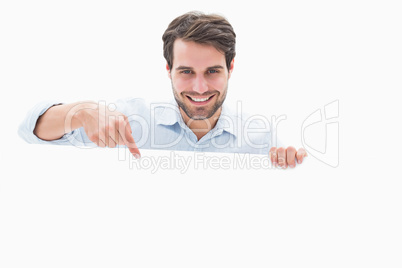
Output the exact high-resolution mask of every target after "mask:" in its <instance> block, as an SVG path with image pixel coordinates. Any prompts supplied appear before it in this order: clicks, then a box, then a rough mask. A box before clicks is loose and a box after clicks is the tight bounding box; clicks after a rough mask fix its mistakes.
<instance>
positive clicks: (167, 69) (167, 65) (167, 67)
mask: <svg viewBox="0 0 402 268" xmlns="http://www.w3.org/2000/svg"><path fill="white" fill-rule="evenodd" d="M166 71H167V73H168V77H169V78H170V79H172V76H171V74H170V68H169V64H168V63H167V62H166Z"/></svg>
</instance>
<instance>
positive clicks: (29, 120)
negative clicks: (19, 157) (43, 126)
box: [18, 101, 96, 147]
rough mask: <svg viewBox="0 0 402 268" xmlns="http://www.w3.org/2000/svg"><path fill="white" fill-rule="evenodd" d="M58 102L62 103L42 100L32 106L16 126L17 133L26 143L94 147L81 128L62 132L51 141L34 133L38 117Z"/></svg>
mask: <svg viewBox="0 0 402 268" xmlns="http://www.w3.org/2000/svg"><path fill="white" fill-rule="evenodd" d="M59 104H62V103H61V102H56V101H43V102H40V103H38V104H36V105H35V106H34V107H32V109H31V110H30V111H29V112H28V113H27V115H26V116H25V118H24V120H23V121H22V122H21V124H20V126H19V128H18V135H19V136H20V137H21V138H22V139H23V140H25V141H26V142H28V143H36V144H55V145H73V146H77V147H95V146H96V144H94V143H93V142H91V140H89V138H88V136H87V135H86V133H85V131H84V129H83V128H79V129H76V130H73V131H72V132H70V133H66V134H64V135H63V136H62V137H61V138H60V139H57V140H52V141H47V140H42V139H40V138H38V137H37V136H36V135H35V134H34V129H35V126H36V122H37V121H38V118H39V117H40V116H41V115H42V114H44V113H45V112H46V111H47V110H48V109H49V108H51V107H53V106H55V105H59Z"/></svg>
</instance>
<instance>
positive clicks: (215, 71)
mask: <svg viewBox="0 0 402 268" xmlns="http://www.w3.org/2000/svg"><path fill="white" fill-rule="evenodd" d="M208 73H210V74H216V73H219V71H218V70H215V69H211V70H208Z"/></svg>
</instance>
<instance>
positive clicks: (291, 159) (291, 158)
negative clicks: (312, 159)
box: [286, 146, 296, 168]
mask: <svg viewBox="0 0 402 268" xmlns="http://www.w3.org/2000/svg"><path fill="white" fill-rule="evenodd" d="M295 158H296V148H295V147H292V146H289V147H288V148H287V149H286V161H287V164H288V165H289V167H291V168H294V167H295V166H296V162H295Z"/></svg>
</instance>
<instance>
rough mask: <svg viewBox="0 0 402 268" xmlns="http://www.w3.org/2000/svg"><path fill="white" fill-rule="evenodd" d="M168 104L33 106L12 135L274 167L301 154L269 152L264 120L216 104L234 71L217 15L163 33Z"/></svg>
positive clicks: (193, 18) (195, 16) (183, 19)
mask: <svg viewBox="0 0 402 268" xmlns="http://www.w3.org/2000/svg"><path fill="white" fill-rule="evenodd" d="M162 39H163V42H164V45H163V49H164V57H165V59H166V61H167V63H166V70H167V73H168V76H169V78H170V80H171V84H172V89H173V95H174V99H175V100H174V101H172V102H170V103H159V104H151V105H148V104H146V103H145V102H144V101H143V100H141V99H124V100H120V101H118V102H117V103H116V109H114V108H111V107H109V106H106V105H102V104H99V103H95V102H78V103H71V104H60V103H55V102H48V103H41V104H38V105H37V106H35V107H34V108H33V109H32V110H31V112H30V113H29V114H28V116H27V118H26V119H25V121H24V122H23V123H22V124H21V126H20V129H19V134H20V136H21V137H22V138H24V139H25V140H26V141H28V142H31V143H53V144H73V145H84V146H91V145H94V144H95V145H97V146H100V147H112V148H113V147H116V146H120V145H121V146H127V148H129V150H130V152H131V153H132V154H133V155H134V156H135V157H137V158H138V157H140V151H139V149H138V148H144V149H171V150H193V151H210V152H211V151H212V152H234V153H258V154H268V153H269V154H270V158H271V161H272V163H273V164H274V165H277V164H278V165H279V166H280V167H282V168H286V167H287V166H290V167H295V161H297V162H298V163H301V162H302V161H303V158H304V157H306V156H307V154H306V152H305V151H304V149H299V150H298V151H296V149H295V148H294V147H288V148H282V147H281V148H278V149H277V148H276V147H274V146H273V145H275V144H273V143H274V142H273V141H272V136H271V135H272V133H271V131H270V129H269V127H268V126H267V125H269V123H268V124H267V122H266V121H265V122H264V120H261V118H259V119H258V120H257V119H255V120H254V119H253V118H251V119H250V118H248V119H246V118H243V115H242V114H234V113H233V112H231V111H230V110H229V108H228V107H226V106H225V105H224V104H223V103H224V100H225V97H226V94H227V90H228V81H229V78H230V76H231V74H232V72H233V68H234V57H235V55H236V51H235V43H236V35H235V32H234V31H233V28H232V26H231V25H230V24H229V22H228V21H227V20H226V19H225V18H223V17H221V16H218V15H206V14H202V13H199V12H189V13H186V14H184V15H182V16H179V17H177V18H176V19H174V20H173V21H172V22H171V23H170V24H169V26H168V28H167V29H166V31H165V33H164V34H163V37H162Z"/></svg>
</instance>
